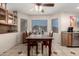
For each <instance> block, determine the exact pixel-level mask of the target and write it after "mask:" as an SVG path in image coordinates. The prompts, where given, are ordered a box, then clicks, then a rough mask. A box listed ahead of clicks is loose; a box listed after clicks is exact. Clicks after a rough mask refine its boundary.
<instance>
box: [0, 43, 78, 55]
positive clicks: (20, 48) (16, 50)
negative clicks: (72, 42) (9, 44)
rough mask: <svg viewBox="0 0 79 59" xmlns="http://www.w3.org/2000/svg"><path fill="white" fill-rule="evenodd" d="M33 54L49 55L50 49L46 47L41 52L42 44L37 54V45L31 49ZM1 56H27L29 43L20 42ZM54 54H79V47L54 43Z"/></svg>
mask: <svg viewBox="0 0 79 59" xmlns="http://www.w3.org/2000/svg"><path fill="white" fill-rule="evenodd" d="M30 53H31V56H48V50H47V49H46V48H44V54H43V55H42V54H41V46H39V54H38V55H36V52H35V47H34V48H32V49H31V51H30ZM1 56H27V45H26V44H18V45H16V46H15V47H13V48H11V49H10V50H8V51H6V52H4V53H3V54H1ZM52 56H79V48H70V47H65V46H61V45H60V44H54V45H53V44H52Z"/></svg>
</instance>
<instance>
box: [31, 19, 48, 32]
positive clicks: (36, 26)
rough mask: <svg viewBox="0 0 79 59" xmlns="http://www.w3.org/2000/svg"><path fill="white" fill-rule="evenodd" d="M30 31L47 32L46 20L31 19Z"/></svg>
mask: <svg viewBox="0 0 79 59" xmlns="http://www.w3.org/2000/svg"><path fill="white" fill-rule="evenodd" d="M32 31H33V32H34V33H35V34H44V32H47V20H32Z"/></svg>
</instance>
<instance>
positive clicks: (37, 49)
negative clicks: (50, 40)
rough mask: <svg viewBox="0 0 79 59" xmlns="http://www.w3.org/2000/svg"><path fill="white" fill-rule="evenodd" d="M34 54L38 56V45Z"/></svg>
mask: <svg viewBox="0 0 79 59" xmlns="http://www.w3.org/2000/svg"><path fill="white" fill-rule="evenodd" d="M36 54H38V45H37V46H36Z"/></svg>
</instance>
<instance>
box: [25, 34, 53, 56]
mask: <svg viewBox="0 0 79 59" xmlns="http://www.w3.org/2000/svg"><path fill="white" fill-rule="evenodd" d="M26 40H27V55H28V56H30V45H29V43H30V42H32V41H36V42H41V41H42V42H43V41H48V42H49V44H48V48H49V49H48V51H49V56H51V48H52V40H53V38H52V37H49V36H46V35H30V36H29V37H27V38H26Z"/></svg>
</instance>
